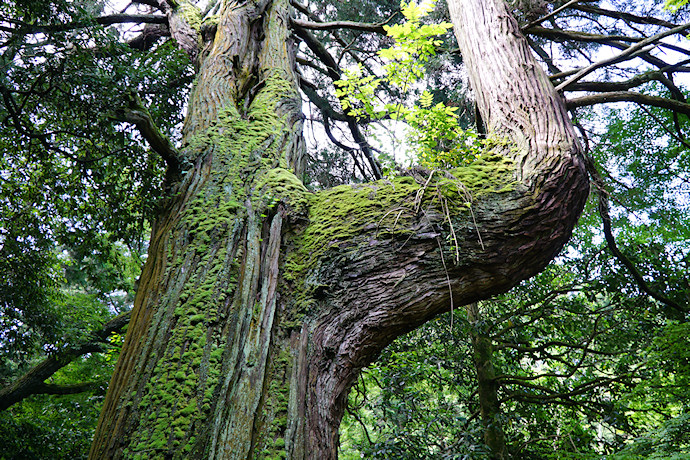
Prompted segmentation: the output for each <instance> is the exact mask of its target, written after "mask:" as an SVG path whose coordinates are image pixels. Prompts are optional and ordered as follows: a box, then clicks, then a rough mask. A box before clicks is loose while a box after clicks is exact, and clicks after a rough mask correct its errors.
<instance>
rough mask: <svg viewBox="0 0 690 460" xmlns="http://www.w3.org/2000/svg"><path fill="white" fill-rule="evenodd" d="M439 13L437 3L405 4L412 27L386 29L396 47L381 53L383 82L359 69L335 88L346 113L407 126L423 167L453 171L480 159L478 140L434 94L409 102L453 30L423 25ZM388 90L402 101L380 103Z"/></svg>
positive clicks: (425, 93)
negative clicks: (381, 93)
mask: <svg viewBox="0 0 690 460" xmlns="http://www.w3.org/2000/svg"><path fill="white" fill-rule="evenodd" d="M433 8H434V3H433V2H424V3H421V4H416V3H414V2H409V3H405V2H403V3H402V4H401V9H402V13H403V15H404V17H405V19H406V21H405V22H404V23H402V24H395V25H392V26H384V29H385V30H386V33H387V34H388V36H389V37H391V38H393V39H394V40H395V43H394V45H393V46H391V47H389V48H385V49H382V50H379V51H378V53H377V54H378V55H379V57H381V58H382V59H383V61H384V62H386V64H385V65H384V66H383V69H382V70H383V76H382V77H381V78H377V77H376V76H374V75H369V76H364V75H363V68H362V66H361V65H358V66H357V67H355V68H354V69H351V70H346V71H345V78H343V79H342V80H339V81H336V82H335V86H336V92H335V94H336V96H337V97H338V99H339V100H340V103H341V105H342V107H343V109H344V110H345V112H346V113H347V114H348V115H351V116H354V117H356V118H357V119H359V120H362V119H370V120H381V119H384V118H390V119H392V120H396V121H402V122H404V123H406V124H407V125H408V126H409V128H411V129H410V131H409V132H408V135H407V138H406V141H407V142H408V144H409V145H410V146H411V147H412V148H413V150H415V152H416V156H417V158H418V160H419V162H420V163H421V164H422V165H423V166H426V167H431V168H452V167H457V166H460V165H462V164H466V163H469V162H471V161H472V160H473V159H474V158H476V156H477V155H478V154H479V152H480V150H481V146H480V145H479V143H478V142H477V141H478V136H477V134H476V133H474V132H470V131H465V130H463V129H461V128H460V126H459V125H458V115H457V114H456V111H457V107H451V106H447V105H445V104H444V103H437V104H435V105H434V96H433V94H432V93H430V92H429V91H426V90H424V91H423V92H422V93H421V95H420V96H419V97H418V99H417V100H416V101H414V102H411V103H410V102H408V101H409V100H410V99H413V95H414V94H415V92H416V91H418V90H419V88H420V86H422V84H421V81H422V79H423V77H424V74H425V65H426V63H427V62H428V61H429V58H430V57H432V56H434V55H435V54H436V48H437V47H438V46H439V45H440V44H441V41H440V40H438V38H437V37H438V36H440V35H443V34H445V33H446V32H447V30H448V29H450V28H451V27H452V24H450V23H440V24H422V23H421V20H422V19H423V18H424V17H425V16H426V15H427V14H429V12H431V11H432V10H433ZM382 84H385V85H386V86H387V87H389V88H392V89H395V90H397V91H399V92H400V93H401V98H400V100H399V101H397V102H393V103H384V102H383V101H381V100H380V99H378V96H377V91H378V89H379V87H380V86H381V85H382Z"/></svg>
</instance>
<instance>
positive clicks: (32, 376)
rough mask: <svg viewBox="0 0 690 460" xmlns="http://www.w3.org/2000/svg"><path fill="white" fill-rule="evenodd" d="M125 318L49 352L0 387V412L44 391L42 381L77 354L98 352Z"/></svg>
mask: <svg viewBox="0 0 690 460" xmlns="http://www.w3.org/2000/svg"><path fill="white" fill-rule="evenodd" d="M129 318H130V313H129V312H127V313H123V314H122V315H119V316H116V317H115V318H113V319H111V320H110V321H108V322H107V323H105V324H104V325H103V327H102V328H100V329H98V330H96V331H94V332H92V334H91V335H92V340H90V341H88V342H85V343H82V344H81V345H76V346H72V347H67V348H65V349H63V350H60V351H58V352H56V353H53V354H51V355H50V356H48V357H47V358H46V359H44V360H43V361H41V362H40V363H39V364H37V365H36V366H34V367H33V368H32V369H31V370H29V371H28V372H27V373H25V374H24V375H22V376H21V377H20V378H18V379H17V380H16V381H15V382H13V383H11V384H10V385H8V386H6V387H5V388H3V389H1V390H0V411H3V410H5V409H7V408H8V407H10V406H12V405H13V404H16V403H18V402H19V401H22V400H23V399H25V398H27V397H29V396H31V395H33V394H37V393H45V390H46V385H47V384H45V383H44V381H45V380H46V379H47V378H49V377H50V376H51V375H53V374H55V373H56V372H57V371H58V370H60V369H62V368H63V367H65V366H67V365H68V364H69V363H71V362H72V361H74V360H75V359H77V358H79V357H80V356H83V355H85V354H87V353H100V352H102V351H103V350H104V347H105V345H106V342H107V339H108V337H109V336H110V335H111V334H112V333H115V332H120V331H121V330H122V328H124V327H125V326H126V325H127V324H128V323H129Z"/></svg>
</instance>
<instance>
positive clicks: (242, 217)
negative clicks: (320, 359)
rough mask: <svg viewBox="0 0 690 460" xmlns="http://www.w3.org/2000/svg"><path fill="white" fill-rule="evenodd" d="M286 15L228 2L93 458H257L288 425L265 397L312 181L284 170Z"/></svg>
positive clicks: (280, 6)
mask: <svg viewBox="0 0 690 460" xmlns="http://www.w3.org/2000/svg"><path fill="white" fill-rule="evenodd" d="M286 17H287V2H286V1H285V0H275V1H274V2H269V1H261V2H258V1H245V2H229V1H228V2H225V4H224V5H223V8H222V9H221V17H220V20H219V27H218V32H217V34H216V37H215V40H214V44H213V46H212V47H211V49H210V52H209V53H208V55H207V56H206V58H205V60H204V62H202V64H201V67H200V72H199V76H198V79H197V82H196V87H195V90H194V91H193V93H192V96H191V100H190V104H189V112H188V117H187V119H186V123H185V130H184V142H185V144H186V147H185V148H186V149H187V151H189V152H192V154H191V155H189V156H190V157H191V158H196V159H197V160H196V166H195V168H193V170H192V171H190V172H189V173H187V174H186V175H185V177H184V178H183V182H182V183H181V184H177V185H176V186H174V187H172V188H173V189H174V194H175V196H174V197H173V198H171V199H170V200H169V201H168V202H167V203H166V204H165V205H164V206H163V209H164V212H163V213H162V214H161V216H160V217H159V219H158V220H157V222H156V223H155V224H154V230H153V233H152V239H151V246H150V249H149V259H148V261H147V264H146V266H145V268H144V271H143V273H142V276H141V282H140V287H139V290H138V293H137V298H136V300H135V307H134V312H133V320H132V322H131V326H130V330H129V331H128V334H127V338H126V341H125V344H124V347H123V351H122V355H121V358H120V360H119V361H118V365H117V368H116V370H115V373H114V376H113V379H112V382H111V388H110V390H109V393H108V396H107V398H106V403H105V405H104V410H103V412H102V415H101V418H100V421H99V427H98V429H97V433H96V437H95V440H94V443H93V445H92V451H91V454H90V455H91V458H108V459H114V458H138V457H141V458H201V457H208V458H218V459H221V458H222V459H227V458H247V457H249V456H251V455H252V454H251V452H253V451H254V450H255V449H264V448H265V447H266V446H267V445H269V447H270V445H271V443H272V442H278V440H277V438H278V435H280V434H281V433H282V432H281V431H280V430H278V431H276V429H273V428H272V425H271V419H270V417H272V416H274V415H275V414H276V413H278V412H279V410H278V409H276V410H274V411H273V413H272V414H269V415H268V416H264V415H262V413H263V409H262V405H263V404H264V402H265V400H266V399H267V398H269V399H270V397H269V396H267V395H266V392H267V386H270V385H272V384H273V380H274V379H273V377H272V376H271V377H269V376H268V372H269V370H270V369H273V368H275V367H276V366H277V364H276V363H279V362H280V360H279V359H278V358H275V357H271V354H272V353H273V352H274V350H276V349H277V350H280V349H281V347H282V348H285V347H284V346H282V345H280V344H277V345H275V346H274V344H273V343H272V335H273V332H274V321H275V319H276V311H277V307H278V289H277V286H278V280H279V270H278V265H279V260H280V254H281V243H282V233H283V222H284V219H285V216H287V215H288V212H289V211H288V209H289V207H290V206H289V205H287V204H281V203H283V202H285V203H287V202H288V201H290V200H293V199H295V196H294V195H299V194H300V193H303V192H304V188H303V186H301V184H300V185H299V186H296V185H292V186H291V187H292V188H290V187H288V188H287V189H286V187H285V184H284V183H281V184H278V183H277V181H276V179H275V178H276V177H279V178H287V179H286V180H288V183H289V184H293V183H296V182H298V181H297V180H296V179H291V178H294V175H292V173H290V172H288V171H287V170H286V169H285V168H294V169H295V170H296V172H298V173H299V174H302V172H303V169H302V168H303V165H304V160H303V156H304V151H303V147H304V146H303V142H302V140H301V125H302V116H301V113H300V108H301V104H300V97H299V94H298V92H297V88H296V85H295V81H294V75H293V74H292V70H291V68H290V62H292V61H291V60H292V56H291V52H292V50H291V49H290V46H289V43H288V41H287V40H286V37H287V28H286V25H287V20H286V19H285V18H286ZM281 63H282V64H281ZM278 64H281V65H278ZM277 185H280V186H281V187H280V188H278V189H276V186H277ZM283 367H286V366H283ZM283 378H284V379H285V380H286V382H285V385H286V386H287V385H289V379H290V377H289V375H287V374H286V375H285V376H283ZM267 429H272V430H273V431H272V434H271V435H270V436H269V435H267V434H266V433H265V431H266V430H267ZM283 431H284V430H283ZM271 436H273V437H274V438H276V439H271ZM278 446H279V444H278Z"/></svg>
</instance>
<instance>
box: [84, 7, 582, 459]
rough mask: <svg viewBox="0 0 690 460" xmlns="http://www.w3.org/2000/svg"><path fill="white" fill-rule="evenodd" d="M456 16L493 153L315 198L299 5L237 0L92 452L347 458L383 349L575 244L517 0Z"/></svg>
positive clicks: (193, 111)
mask: <svg viewBox="0 0 690 460" xmlns="http://www.w3.org/2000/svg"><path fill="white" fill-rule="evenodd" d="M451 14H452V16H453V21H454V23H455V27H456V33H457V34H458V39H459V42H460V46H461V51H462V52H463V58H464V60H465V62H466V63H467V65H468V73H469V75H470V80H471V82H472V84H473V88H474V90H475V93H476V96H477V101H478V105H479V108H480V111H481V113H482V117H483V119H484V120H486V122H487V126H488V127H489V136H490V137H491V138H492V139H493V141H492V142H493V144H492V145H493V147H492V148H491V151H490V152H487V154H486V155H485V156H484V157H483V158H482V159H481V160H478V161H477V162H475V163H474V164H472V165H470V166H468V167H465V168H458V169H455V170H452V171H448V172H428V171H426V172H425V171H417V172H414V173H413V174H412V176H414V177H398V178H395V179H392V180H385V181H378V182H375V183H371V184H365V185H356V186H343V187H336V188H334V189H331V190H325V191H322V192H319V193H314V194H311V193H307V191H306V189H305V188H304V186H303V185H302V183H301V182H300V180H299V179H298V178H299V177H301V175H302V173H303V168H304V166H303V165H304V162H303V158H304V156H303V144H302V138H301V125H302V115H301V113H300V98H299V95H298V94H297V89H296V88H297V85H296V83H295V82H296V78H295V75H294V73H293V71H292V69H293V64H294V63H293V56H292V52H291V50H292V46H291V42H290V40H289V36H288V24H289V21H288V16H287V2H286V1H284V0H273V1H253V2H252V1H248V2H245V3H230V2H228V3H225V4H224V5H223V7H222V8H221V11H220V14H219V22H218V26H217V32H216V35H215V38H214V40H213V42H212V44H209V45H208V54H206V52H204V54H203V58H202V62H201V66H200V71H199V77H198V79H197V84H196V86H195V90H194V92H193V95H192V99H191V101H190V105H189V111H188V115H187V119H186V121H185V126H184V130H183V143H184V145H183V148H182V149H181V150H182V151H183V154H184V155H185V157H186V158H190V159H191V160H192V161H194V160H193V159H196V163H195V166H194V167H193V168H192V169H190V170H189V171H188V172H187V173H186V174H184V176H183V179H182V181H181V183H179V184H173V186H172V187H171V188H172V189H174V190H175V191H176V194H175V195H174V196H173V197H172V198H171V199H170V200H169V202H168V203H166V204H164V205H162V207H161V214H160V216H159V218H158V219H157V221H156V222H155V225H154V227H153V232H152V238H151V245H150V249H149V257H148V259H147V263H146V266H145V268H144V272H143V274H142V277H141V281H140V287H139V291H138V293H137V298H136V300H135V306H134V310H133V313H132V322H131V325H130V327H129V329H128V334H127V338H126V340H125V344H124V346H123V350H122V354H121V357H120V360H119V362H118V364H117V368H116V370H115V373H114V375H113V378H112V381H111V384H110V388H109V391H108V395H107V397H106V401H105V404H104V409H103V413H102V415H101V419H100V422H99V428H98V430H97V433H96V436H95V440H94V444H93V446H92V451H91V458H109V459H110V458H137V457H139V458H214V459H230V458H255V457H258V458H262V457H271V456H273V457H280V458H283V457H287V458H292V459H301V458H313V459H320V460H321V459H328V458H335V457H336V456H337V446H338V425H339V423H340V419H341V417H342V414H343V410H344V407H345V402H346V398H347V393H348V391H349V388H350V386H351V385H352V383H353V382H354V380H355V379H356V377H357V375H358V373H359V371H360V369H361V368H362V367H364V366H366V365H367V364H369V363H370V362H372V361H373V360H374V359H375V358H376V356H377V355H378V353H379V352H380V350H381V349H382V348H383V347H384V346H386V345H387V344H388V343H390V342H391V341H392V340H393V339H394V338H395V337H397V336H399V335H400V334H402V333H404V332H407V331H409V330H411V329H413V328H414V327H416V326H418V325H419V324H422V323H423V322H425V321H427V320H428V319H430V318H432V317H433V316H435V315H437V314H439V313H441V312H443V311H446V310H447V309H448V308H449V305H450V301H451V300H452V302H453V303H454V304H455V305H456V306H461V305H465V304H467V303H470V302H475V301H477V300H480V299H484V298H487V297H489V296H491V295H493V294H496V293H499V292H504V291H506V290H508V289H510V288H511V287H512V286H514V285H515V284H516V283H518V282H519V281H520V280H522V279H525V278H527V277H529V276H532V275H533V274H535V273H537V272H538V271H540V270H541V269H543V267H544V266H545V265H546V264H547V263H548V262H549V261H550V260H551V259H552V258H553V257H554V256H555V254H556V253H557V252H558V251H559V250H560V248H561V247H562V246H563V244H564V243H565V242H566V241H567V239H568V238H569V236H570V233H571V230H572V228H573V225H574V224H575V221H576V220H577V217H578V215H579V212H580V210H581V209H582V206H583V204H584V200H585V198H586V196H587V192H588V185H587V178H586V173H585V169H584V165H583V162H582V159H581V158H580V151H579V146H578V143H577V141H576V139H575V136H574V133H573V130H572V127H571V126H570V122H569V120H568V118H567V115H566V112H565V108H564V106H563V101H562V100H561V99H560V97H559V96H558V95H557V94H556V93H555V92H554V90H553V88H552V86H551V85H550V83H549V80H548V78H547V77H546V75H544V73H543V72H542V71H541V69H540V68H539V66H538V65H537V64H536V62H534V60H533V58H532V57H531V55H530V52H529V48H528V45H527V43H526V42H525V41H524V39H523V38H522V37H521V35H520V33H519V30H518V26H517V24H516V23H515V21H514V20H513V19H512V18H511V17H510V15H509V14H508V12H507V11H506V9H505V5H504V4H503V2H502V1H501V0H463V1H456V2H451ZM288 168H291V169H292V172H290V171H288Z"/></svg>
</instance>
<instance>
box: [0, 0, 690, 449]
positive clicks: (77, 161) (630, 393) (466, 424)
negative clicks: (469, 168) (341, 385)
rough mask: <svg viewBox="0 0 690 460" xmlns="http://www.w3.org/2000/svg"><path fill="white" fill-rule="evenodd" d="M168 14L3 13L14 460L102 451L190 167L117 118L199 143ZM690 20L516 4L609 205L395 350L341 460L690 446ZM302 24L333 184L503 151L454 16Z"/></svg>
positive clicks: (78, 6)
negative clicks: (122, 354) (180, 181)
mask: <svg viewBox="0 0 690 460" xmlns="http://www.w3.org/2000/svg"><path fill="white" fill-rule="evenodd" d="M150 3H151V2H133V5H131V6H130V7H128V9H127V10H125V11H122V12H120V11H112V10H111V9H109V8H110V7H109V5H107V4H105V3H99V2H64V3H63V2H59V1H56V2H50V7H46V6H45V2H31V1H10V2H3V4H2V5H1V6H0V41H1V42H0V52H2V56H1V58H0V59H1V60H0V66H2V67H3V74H4V76H3V77H2V80H1V81H0V92H1V93H2V102H1V103H0V123H1V127H0V129H2V132H1V133H0V143H1V144H2V151H3V155H2V158H0V181H1V182H0V183H1V184H2V187H1V189H0V219H1V221H0V245H1V247H0V273H1V275H0V276H2V278H1V279H0V309H1V311H0V313H1V316H0V384H1V385H2V390H0V409H2V412H0V446H2V447H0V457H2V458H83V457H85V456H86V454H87V452H88V448H89V445H90V443H91V439H92V436H93V432H94V430H95V426H96V420H97V418H98V414H99V411H100V409H101V405H102V402H103V397H104V394H105V390H106V387H107V385H108V381H109V379H110V376H111V373H112V370H113V365H114V362H115V360H116V359H117V357H118V353H119V347H120V346H121V343H122V340H123V339H122V337H123V335H124V333H125V330H126V325H127V322H128V319H129V317H128V316H127V315H128V311H129V310H130V308H131V306H132V302H133V296H134V292H135V291H136V289H137V277H138V276H139V273H140V268H141V265H142V263H143V261H144V260H145V258H146V255H145V254H146V250H147V244H148V241H147V240H148V238H149V233H150V227H149V224H148V219H149V217H150V216H151V214H152V213H153V212H154V208H155V206H156V197H157V196H159V195H160V194H161V193H163V191H162V190H161V183H162V180H163V176H164V174H165V167H164V164H165V162H164V159H162V158H161V157H160V156H159V155H157V154H156V153H154V152H153V151H155V150H157V149H156V148H155V147H153V148H152V147H151V142H152V139H153V140H154V141H155V140H156V137H155V136H151V135H147V134H146V129H142V127H141V123H140V124H139V125H138V124H137V123H136V122H134V121H133V120H132V119H131V118H130V119H126V118H127V117H126V116H124V117H123V113H122V111H120V112H118V110H113V108H114V107H117V105H118V104H122V103H123V101H124V102H127V101H129V102H128V103H130V104H131V105H130V106H136V107H137V108H138V106H137V104H139V105H141V104H142V101H143V104H144V105H145V106H146V107H147V108H146V110H147V113H148V115H147V116H148V119H151V120H155V122H156V123H155V124H156V125H157V127H158V129H160V132H159V134H160V133H162V134H163V136H162V137H168V138H171V139H176V138H179V136H180V129H181V128H180V126H181V122H182V118H181V113H182V112H181V111H180V108H181V107H183V106H184V104H185V102H186V100H187V97H188V95H189V91H190V88H191V85H192V83H193V74H194V71H193V65H192V64H191V62H190V59H189V56H188V55H187V54H185V53H183V52H181V51H180V50H178V49H177V47H176V46H175V44H174V43H173V42H172V41H170V40H167V39H166V37H167V36H168V35H169V32H168V33H167V34H166V30H167V28H168V27H169V25H168V22H167V21H168V20H167V19H165V18H162V17H161V15H160V14H157V11H158V10H157V8H158V7H157V6H151V5H150ZM153 3H155V2H153ZM631 3H638V4H631ZM677 6H678V7H679V8H678V9H675V8H672V9H668V7H667V6H666V5H664V4H663V3H662V2H655V1H647V2H616V1H610V2H591V1H587V2H584V1H583V2H577V1H569V2H564V1H560V2H559V1H556V2H529V1H520V2H515V3H513V4H511V7H512V12H513V14H514V15H515V16H516V18H517V20H518V21H519V23H520V25H521V28H522V31H523V32H524V33H525V34H526V36H528V39H529V43H530V45H531V46H532V48H533V50H534V52H535V53H536V55H537V56H538V58H539V60H540V62H541V63H542V64H543V66H544V67H545V68H546V69H548V71H549V74H550V77H551V80H552V81H553V83H554V86H556V87H557V88H558V89H560V90H561V91H562V92H563V94H564V96H565V98H566V100H567V105H568V108H569V109H570V110H571V116H572V118H573V121H574V123H575V125H576V126H577V128H578V133H579V135H580V137H581V141H582V143H583V145H584V146H585V151H586V155H587V157H588V158H589V159H590V160H591V163H590V169H589V172H590V177H591V179H592V183H593V193H592V194H591V196H590V200H589V202H588V204H587V206H586V208H585V211H584V213H583V215H582V217H581V218H580V221H579V224H578V227H577V228H576V230H575V234H574V235H573V237H572V239H571V240H570V241H569V243H568V244H567V245H566V247H565V248H564V249H563V251H562V252H561V253H560V255H559V256H558V257H557V258H556V260H555V261H554V262H552V263H551V264H550V265H549V266H548V267H547V268H546V270H544V271H543V272H542V273H540V274H539V275H537V276H536V277H534V278H532V279H530V280H528V281H525V282H523V283H522V284H520V285H519V286H518V287H516V288H515V289H513V290H511V291H510V292H508V293H506V294H503V295H500V296H497V297H494V298H492V299H490V300H486V301H481V302H479V303H475V304H471V305H468V306H453V307H451V311H450V312H449V313H446V314H443V315H440V316H439V317H437V318H436V319H434V320H433V321H430V322H428V323H426V324H424V325H423V326H421V327H419V328H418V329H416V330H414V331H412V332H410V333H409V334H407V335H405V336H403V337H401V338H399V339H397V340H396V341H395V342H394V343H393V344H391V345H390V346H389V347H387V348H386V349H385V350H384V351H383V352H382V354H381V356H380V359H379V360H378V361H377V362H376V363H374V364H372V365H371V366H370V367H369V368H367V369H366V370H365V371H364V372H363V374H362V376H361V377H360V379H359V380H358V381H357V384H356V385H355V386H354V388H353V390H352V391H351V394H350V400H349V404H348V409H347V412H346V415H345V417H344V420H343V422H342V424H341V430H340V442H341V447H340V456H341V458H361V457H362V456H363V457H364V458H508V457H511V456H512V457H513V458H600V457H601V456H609V457H610V458H687V455H690V429H689V428H688V426H690V423H689V421H690V420H689V419H690V413H689V412H688V398H689V397H690V388H689V386H690V382H689V379H690V330H689V328H688V325H687V316H688V304H690V280H689V279H688V273H689V272H690V271H689V270H688V265H689V263H690V221H689V220H688V217H689V216H688V211H690V195H689V192H690V153H688V141H687V140H686V136H685V133H686V132H687V129H688V120H687V117H688V114H690V105H689V104H687V103H686V89H685V87H684V85H683V81H684V79H683V74H684V73H687V72H688V71H689V70H690V67H688V63H689V62H690V50H689V48H690V47H689V46H688V41H687V39H686V38H685V36H684V35H685V34H686V33H687V30H686V29H688V28H690V24H688V14H687V12H686V10H684V9H683V8H682V5H677ZM207 8H209V9H212V5H207ZM293 8H294V11H295V18H294V20H293V22H294V24H293V29H294V30H295V34H296V35H297V36H298V37H301V40H302V43H303V45H301V47H300V48H299V51H298V55H297V63H298V64H299V65H300V68H301V75H302V77H303V78H302V79H301V89H302V91H303V99H304V105H303V111H304V113H305V115H306V130H305V134H306V138H307V139H308V142H309V150H308V151H309V157H308V166H307V174H306V177H305V183H306V184H307V186H308V187H309V188H310V189H312V190H321V189H326V188H329V187H334V186H338V185H341V184H350V183H362V182H367V181H371V180H377V179H382V180H386V178H387V177H391V176H394V175H396V174H399V173H400V172H401V171H402V170H405V169H406V168H409V167H411V164H408V163H407V162H408V161H410V160H409V158H408V157H409V156H411V155H413V156H414V159H415V163H417V164H421V165H422V166H423V167H424V168H426V169H427V170H432V169H434V168H449V167H455V166H458V165H463V164H471V162H472V161H473V160H474V157H475V156H476V154H477V152H478V151H479V150H481V148H482V145H483V144H482V143H483V142H490V140H488V141H487V140H486V139H483V137H482V134H483V133H482V127H481V122H480V123H479V126H478V125H477V122H478V121H480V120H477V117H476V112H475V110H474V106H473V98H472V96H471V95H470V94H469V92H468V89H467V84H466V79H465V78H464V70H463V64H462V57H461V56H460V55H459V53H458V52H457V44H456V43H455V38H454V37H453V34H452V33H451V32H450V29H449V27H448V26H444V25H443V23H445V22H446V21H447V20H448V19H447V18H448V12H447V7H446V6H445V4H443V3H441V2H439V3H438V4H436V5H435V6H434V8H433V9H429V11H427V8H423V7H422V8H415V7H414V6H413V5H405V4H403V5H402V9H401V5H400V4H398V3H397V2H385V1H375V2H374V1H372V2H369V1H366V0H360V1H358V2H357V5H356V6H355V5H354V2H348V4H347V7H346V8H343V7H342V4H341V3H339V2H327V1H323V2H311V3H309V4H300V3H296V2H295V3H293ZM94 18H98V19H94ZM382 20H383V21H382ZM384 21H385V26H386V27H384ZM123 24H124V25H123ZM132 24H134V25H133V26H132ZM324 24H325V25H324ZM439 24H441V25H439ZM112 26H117V27H112ZM389 26H390V27H389ZM684 26H685V27H684ZM312 39H313V40H314V41H313V42H312V41H311V40H312ZM314 43H320V44H322V46H323V44H325V45H326V46H325V47H323V48H319V47H318V46H317V45H315V44H314ZM310 45H311V46H310ZM329 56H330V57H331V59H332V60H333V62H330V61H328V57H329ZM334 56H335V57H336V59H334V58H333V57H334ZM335 70H337V72H336V71H335ZM578 71H580V72H579V73H578ZM573 76H576V77H577V78H573ZM133 82H135V83H136V87H137V88H139V89H138V91H137V93H138V97H139V99H137V96H133V95H132V94H131V93H130V92H128V91H126V88H127V87H131V86H132V85H133ZM54 88H57V90H53V89H54ZM132 101H133V102H132ZM612 102H618V103H617V104H610V103H612ZM403 125H407V127H403ZM391 145H392V146H393V148H392V149H390V148H388V147H389V146H391ZM152 150H153V151H152ZM403 151H405V153H404V154H403V153H402V152H403ZM450 247H452V244H450ZM487 344H488V346H487ZM487 366H489V368H490V373H489V374H487V373H486V370H487ZM486 392H488V394H489V395H492V396H493V398H494V399H493V400H492V401H489V402H487V401H484V400H483V399H482V397H481V396H482V395H486V394H487V393H486ZM487 404H488V405H487ZM487 410H491V411H493V414H492V417H491V420H492V421H493V422H492V423H491V424H487V418H486V417H485V412H486V411H487Z"/></svg>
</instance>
